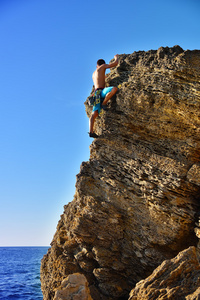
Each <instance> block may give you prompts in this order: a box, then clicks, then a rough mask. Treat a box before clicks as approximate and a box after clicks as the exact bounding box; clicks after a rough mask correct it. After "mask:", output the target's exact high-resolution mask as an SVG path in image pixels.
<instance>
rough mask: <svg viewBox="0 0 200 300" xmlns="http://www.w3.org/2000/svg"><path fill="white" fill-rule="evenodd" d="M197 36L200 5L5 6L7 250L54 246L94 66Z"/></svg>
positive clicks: (1, 138) (85, 148)
mask: <svg viewBox="0 0 200 300" xmlns="http://www.w3.org/2000/svg"><path fill="white" fill-rule="evenodd" d="M199 35H200V1H199V0H196V1H195V0H168V1H162V0H151V1H149V0H128V1H127V0H124V1H118V0H116V1H113V0H110V1H107V0H106V1H105V0H102V1H95V0H92V1H91V0H88V1H81V0H79V1H78V0H75V1H67V0H57V1H55V0H54V1H53V0H1V1H0V44H1V46H0V105H1V109H0V143H1V144H0V145H1V146H0V246H28V245H31V246H48V245H49V244H50V242H51V240H52V238H53V235H54V233H55V231H56V226H57V223H58V220H59V219H60V215H61V214H62V212H63V206H64V205H65V204H67V203H68V202H70V201H72V200H73V196H74V193H75V182H76V174H78V173H79V169H80V164H81V162H82V161H87V160H88V159H89V145H90V144H91V142H92V139H90V138H89V137H88V134H87V132H88V118H87V116H86V113H85V107H84V104H83V103H84V101H85V100H86V98H87V96H88V95H89V93H90V91H91V88H92V77H91V76H92V72H93V71H94V69H95V67H96V61H97V59H99V58H104V59H105V60H106V61H107V62H109V61H110V60H111V59H112V58H113V56H114V55H115V54H117V53H118V54H122V53H127V54H128V53H132V52H134V51H139V50H145V51H147V50H150V49H154V50H155V49H158V48H159V47H160V46H168V47H172V46H174V45H180V46H181V47H182V48H183V49H184V50H186V49H190V50H193V49H200V38H199Z"/></svg>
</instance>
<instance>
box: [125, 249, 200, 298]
mask: <svg viewBox="0 0 200 300" xmlns="http://www.w3.org/2000/svg"><path fill="white" fill-rule="evenodd" d="M197 297H198V298H197ZM141 299H142V300H149V299H151V300H164V299H173V300H181V299H186V300H192V299H200V264H199V261H198V258H197V253H196V248H195V247H190V248H188V249H186V250H184V251H182V252H180V253H179V254H178V255H177V256H176V257H175V258H173V259H171V260H165V261H164V262H163V263H162V264H161V265H160V266H159V267H158V268H157V269H156V270H155V271H154V272H153V273H152V275H150V276H149V277H148V278H146V279H145V280H142V281H140V282H139V283H137V284H136V287H135V288H134V289H133V291H132V292H131V293H130V298H129V300H141Z"/></svg>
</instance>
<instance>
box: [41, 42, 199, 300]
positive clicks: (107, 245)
mask: <svg viewBox="0 0 200 300" xmlns="http://www.w3.org/2000/svg"><path fill="white" fill-rule="evenodd" d="M106 80H107V85H108V86H109V85H114V86H118V87H119V91H118V93H117V94H116V96H115V97H114V98H113V99H112V100H111V101H110V102H109V104H108V107H109V109H108V111H106V112H103V113H102V114H101V116H100V117H99V118H98V119H97V121H96V123H95V132H96V133H97V134H98V135H99V138H98V139H95V140H94V141H93V142H92V144H91V146H90V159H89V161H88V162H83V163H82V165H81V167H80V173H79V174H78V175H77V182H76V192H75V196H74V199H73V201H72V202H71V203H69V204H68V205H66V206H65V207H64V213H63V215H62V216H61V218H60V221H59V222H58V226H57V231H56V233H55V236H54V238H53V241H52V243H51V248H50V249H49V251H48V253H47V254H46V255H45V256H44V258H43V260H42V264H41V283H42V291H43V295H44V299H45V300H47V299H48V300H50V299H53V298H54V296H55V291H56V290H58V289H59V288H60V286H61V282H62V281H63V280H64V279H66V278H67V277H68V275H69V274H74V273H80V274H82V275H84V276H85V278H86V279H87V283H88V286H89V291H90V295H91V297H92V299H94V300H108V299H109V300H111V299H128V298H129V293H130V291H131V290H132V289H133V288H134V287H135V285H136V284H137V285H136V287H135V289H134V290H135V292H134V291H132V292H131V296H130V297H132V298H130V299H143V298H142V297H143V296H142V297H140V298H137V291H138V293H139V290H140V288H141V286H138V284H139V283H138V282H139V281H141V280H142V279H145V278H147V277H148V276H150V275H151V273H152V272H153V270H155V269H156V268H157V267H158V268H159V265H160V264H161V266H162V263H164V261H167V262H168V263H165V265H166V266H168V268H172V269H173V267H170V266H171V264H173V263H176V264H177V261H178V262H179V261H180V259H175V257H176V256H177V255H179V252H180V251H183V250H184V251H186V250H185V249H187V248H188V249H192V250H188V252H187V255H186V256H187V257H188V255H194V252H195V253H198V247H197V244H198V238H197V236H196V234H195V227H196V225H195V223H196V222H198V217H199V213H200V51H198V50H194V51H189V50H187V51H183V49H181V48H180V47H179V46H174V47H173V48H168V47H166V48H163V47H161V48H159V49H158V50H157V51H156V50H150V51H147V52H144V51H139V52H134V53H133V54H130V55H126V54H123V55H120V62H119V64H118V66H117V67H116V68H114V69H112V70H111V72H110V73H109V74H108V76H107V79H106ZM85 107H86V112H87V115H88V116H89V115H90V113H91V109H92V108H91V107H90V106H89V105H88V99H87V100H86V102H85ZM198 230H199V229H198V228H196V232H197V231H198ZM199 236H200V235H199ZM188 253H189V254H188ZM195 255H196V254H195ZM181 257H185V256H184V255H182V256H181ZM196 257H198V255H196ZM191 260H192V258H191ZM192 261H193V262H194V259H193V260H192ZM169 262H170V263H169ZM195 265H196V267H197V269H198V268H199V266H198V259H197V258H196V261H195ZM176 266H177V265H176ZM158 273H159V272H158ZM168 273H169V270H168ZM175 273H176V272H174V274H175ZM153 274H154V273H153ZM189 274H190V275H188V273H187V275H186V277H187V276H193V275H192V270H190V273H189ZM151 276H152V275H151ZM175 277H176V276H175V275H174V276H173V278H175ZM148 278H149V277H148ZM150 278H151V277H150ZM152 278H153V277H152ZM173 278H172V279H171V281H173V280H174V279H173ZM152 280H153V279H152ZM152 280H151V279H149V281H150V282H151V283H152ZM149 281H148V280H147V282H146V285H145V284H143V285H144V286H145V289H146V290H147V286H148V282H149ZM141 282H142V283H143V281H141ZM162 282H164V281H162ZM179 282H180V280H179ZM142 283H141V285H142ZM194 286H195V287H196V286H198V283H197V284H196V285H194ZM195 287H194V290H195ZM162 288H163V287H162ZM157 291H158V293H159V287H158V288H157ZM140 292H141V290H140ZM141 293H142V292H141ZM143 294H144V291H143ZM188 294H189V292H185V295H188ZM141 295H142V294H141ZM156 295H157V294H156ZM89 297H90V296H89ZM177 297H179V296H177ZM181 297H182V296H181ZM181 297H179V298H176V296H175V294H173V296H172V298H170V296H169V298H159V299H179V300H180V299H185V296H183V297H184V298H181ZM157 298H158V297H157ZM157 298H155V297H154V298H153V297H152V295H151V299H157ZM56 299H57V298H56ZM59 299H61V298H59ZM63 299H68V298H63ZM69 299H79V298H69ZM80 299H81V298H80ZM88 299H90V298H88ZM144 299H150V298H148V297H147V298H144ZM188 299H189V298H188ZM194 299H197V298H194ZM198 299H199V298H198Z"/></svg>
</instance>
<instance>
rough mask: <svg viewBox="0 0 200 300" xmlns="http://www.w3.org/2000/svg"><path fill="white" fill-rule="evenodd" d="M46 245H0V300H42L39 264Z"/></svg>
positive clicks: (46, 248)
mask: <svg viewBox="0 0 200 300" xmlns="http://www.w3.org/2000/svg"><path fill="white" fill-rule="evenodd" d="M47 250H48V247H0V300H8V299H9V300H15V299H21V300H25V299H26V300H40V299H41V300H42V299H43V297H42V292H41V285H40V264H41V259H42V257H43V255H44V254H46V253H47Z"/></svg>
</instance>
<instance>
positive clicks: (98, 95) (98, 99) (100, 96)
mask: <svg viewBox="0 0 200 300" xmlns="http://www.w3.org/2000/svg"><path fill="white" fill-rule="evenodd" d="M112 89H113V86H109V87H106V88H104V89H102V90H101V89H98V90H96V91H95V102H94V106H93V110H92V111H96V110H98V113H99V114H100V111H101V104H102V103H103V100H104V98H105V97H106V95H107V94H108V93H110V92H111V91H112Z"/></svg>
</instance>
